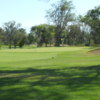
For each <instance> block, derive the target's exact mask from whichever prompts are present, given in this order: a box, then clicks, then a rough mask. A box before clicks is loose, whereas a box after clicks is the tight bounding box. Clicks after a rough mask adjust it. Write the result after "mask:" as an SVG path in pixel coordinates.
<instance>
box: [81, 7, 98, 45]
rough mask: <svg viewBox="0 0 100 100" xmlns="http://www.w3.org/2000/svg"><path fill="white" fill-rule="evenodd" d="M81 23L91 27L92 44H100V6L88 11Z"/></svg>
mask: <svg viewBox="0 0 100 100" xmlns="http://www.w3.org/2000/svg"><path fill="white" fill-rule="evenodd" d="M81 21H83V22H84V23H85V24H87V25H89V26H90V27H91V39H92V40H93V42H94V44H100V6H98V7H95V8H94V9H91V10H89V11H88V12H87V14H86V15H85V16H84V17H83V18H82V19H81Z"/></svg>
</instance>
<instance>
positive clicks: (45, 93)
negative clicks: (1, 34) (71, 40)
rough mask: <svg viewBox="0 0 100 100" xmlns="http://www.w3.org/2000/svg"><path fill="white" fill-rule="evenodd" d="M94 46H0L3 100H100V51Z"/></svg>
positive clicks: (0, 88) (0, 97)
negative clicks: (95, 50) (94, 52)
mask: <svg viewBox="0 0 100 100" xmlns="http://www.w3.org/2000/svg"><path fill="white" fill-rule="evenodd" d="M93 49H94V48H91V47H47V48H45V47H42V48H33V49H25V48H24V49H11V50H10V49H1V50H0V100H100V55H99V54H93V53H91V52H89V51H91V50H93Z"/></svg>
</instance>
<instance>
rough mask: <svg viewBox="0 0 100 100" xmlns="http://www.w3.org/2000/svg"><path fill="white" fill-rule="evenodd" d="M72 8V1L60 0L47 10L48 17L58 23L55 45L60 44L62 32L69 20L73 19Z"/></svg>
mask: <svg viewBox="0 0 100 100" xmlns="http://www.w3.org/2000/svg"><path fill="white" fill-rule="evenodd" d="M72 8H73V6H72V2H71V1H67V0H60V1H59V2H58V3H56V4H53V5H52V8H51V9H49V10H48V11H47V18H48V19H49V20H50V21H51V22H53V23H54V24H55V25H56V31H55V32H56V34H55V46H60V43H61V37H62V32H63V30H64V29H65V27H66V26H67V24H68V22H70V21H72V20H73V13H72V12H71V11H72Z"/></svg>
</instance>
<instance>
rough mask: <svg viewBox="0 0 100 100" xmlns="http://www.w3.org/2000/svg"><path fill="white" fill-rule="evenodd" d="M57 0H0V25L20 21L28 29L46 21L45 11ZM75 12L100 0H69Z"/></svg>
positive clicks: (85, 10) (94, 4) (88, 7)
mask: <svg viewBox="0 0 100 100" xmlns="http://www.w3.org/2000/svg"><path fill="white" fill-rule="evenodd" d="M57 1H59V0H0V27H2V25H3V23H5V22H8V21H12V20H14V21H16V23H21V24H22V27H23V28H26V30H28V31H29V29H30V28H31V27H32V26H34V25H39V24H44V23H48V21H47V19H46V18H45V15H46V11H47V10H48V9H49V8H50V7H51V4H52V3H55V2H57ZM71 1H72V3H73V6H74V8H75V14H76V15H78V14H81V15H84V14H85V13H86V12H87V11H88V10H89V9H93V8H94V7H95V6H98V5H100V0H71Z"/></svg>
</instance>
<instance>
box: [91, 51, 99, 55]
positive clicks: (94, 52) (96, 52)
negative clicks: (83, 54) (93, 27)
mask: <svg viewBox="0 0 100 100" xmlns="http://www.w3.org/2000/svg"><path fill="white" fill-rule="evenodd" d="M90 53H92V54H96V55H100V50H93V51H90Z"/></svg>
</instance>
